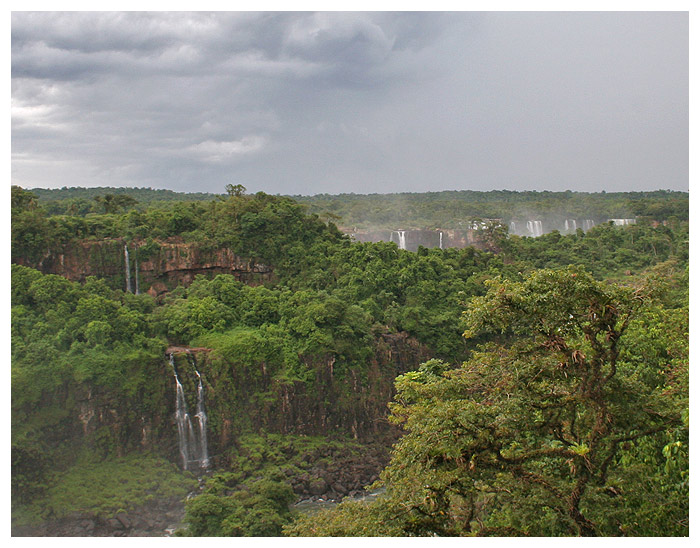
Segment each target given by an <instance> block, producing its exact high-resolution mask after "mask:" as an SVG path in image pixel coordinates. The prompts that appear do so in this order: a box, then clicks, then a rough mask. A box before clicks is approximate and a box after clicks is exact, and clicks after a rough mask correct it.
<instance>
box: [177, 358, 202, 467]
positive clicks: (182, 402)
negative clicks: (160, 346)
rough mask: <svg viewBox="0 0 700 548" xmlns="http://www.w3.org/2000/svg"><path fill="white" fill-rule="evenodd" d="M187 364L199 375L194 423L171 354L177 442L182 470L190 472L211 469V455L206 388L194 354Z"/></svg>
mask: <svg viewBox="0 0 700 548" xmlns="http://www.w3.org/2000/svg"><path fill="white" fill-rule="evenodd" d="M187 363H188V364H190V365H191V366H192V369H193V370H194V372H195V374H196V375H197V412H196V414H195V416H194V423H195V424H193V421H192V418H191V417H190V414H189V412H188V410H187V400H186V399H185V390H184V388H183V387H182V383H181V382H180V377H179V376H178V374H177V368H176V367H175V357H174V356H173V355H172V354H170V366H171V367H172V369H173V375H174V377H175V397H176V404H175V405H176V408H175V422H176V423H177V440H178V445H179V447H180V457H181V458H182V468H183V469H184V470H188V469H189V468H190V466H192V465H195V467H196V468H200V469H203V468H208V467H209V453H208V448H207V414H206V412H205V411H204V386H203V385H202V376H201V375H200V374H199V371H197V364H196V362H195V359H194V356H192V354H190V353H188V354H187Z"/></svg>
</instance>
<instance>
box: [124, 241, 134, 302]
mask: <svg viewBox="0 0 700 548" xmlns="http://www.w3.org/2000/svg"><path fill="white" fill-rule="evenodd" d="M124 268H125V269H126V290H127V291H128V292H129V293H131V292H132V291H131V268H129V246H128V245H126V244H124Z"/></svg>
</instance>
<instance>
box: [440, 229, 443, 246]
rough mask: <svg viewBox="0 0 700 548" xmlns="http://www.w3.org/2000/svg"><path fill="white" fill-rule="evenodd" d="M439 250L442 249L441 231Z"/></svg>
mask: <svg viewBox="0 0 700 548" xmlns="http://www.w3.org/2000/svg"><path fill="white" fill-rule="evenodd" d="M440 249H443V247H442V231H440Z"/></svg>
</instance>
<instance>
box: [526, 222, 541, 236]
mask: <svg viewBox="0 0 700 548" xmlns="http://www.w3.org/2000/svg"><path fill="white" fill-rule="evenodd" d="M527 231H528V232H529V233H530V236H532V237H534V238H538V237H539V236H542V221H528V222H527Z"/></svg>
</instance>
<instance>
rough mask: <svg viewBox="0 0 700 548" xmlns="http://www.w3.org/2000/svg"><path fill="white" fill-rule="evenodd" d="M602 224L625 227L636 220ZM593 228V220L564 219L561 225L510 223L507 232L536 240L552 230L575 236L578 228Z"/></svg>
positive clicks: (585, 230)
mask: <svg viewBox="0 0 700 548" xmlns="http://www.w3.org/2000/svg"><path fill="white" fill-rule="evenodd" d="M604 222H608V223H612V224H614V225H616V226H627V225H633V224H636V222H637V221H636V219H607V220H606V221H604ZM594 226H596V222H595V221H594V220H593V219H564V221H563V223H562V221H550V220H544V221H541V220H530V221H511V223H510V225H509V227H508V228H509V230H508V232H509V233H510V234H517V235H518V236H529V237H531V238H538V237H540V236H542V235H543V234H545V233H547V232H552V231H553V230H558V231H559V232H561V233H562V234H575V233H576V231H577V230H578V229H579V228H580V229H581V230H583V231H584V232H588V231H589V230H590V229H591V228H593V227H594Z"/></svg>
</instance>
